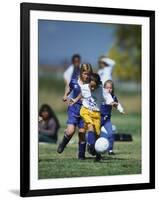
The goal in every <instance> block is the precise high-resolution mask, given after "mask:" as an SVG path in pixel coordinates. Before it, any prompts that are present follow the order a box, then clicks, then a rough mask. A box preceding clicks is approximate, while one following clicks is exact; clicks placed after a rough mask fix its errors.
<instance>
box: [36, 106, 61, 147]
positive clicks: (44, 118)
mask: <svg viewBox="0 0 159 200" xmlns="http://www.w3.org/2000/svg"><path fill="white" fill-rule="evenodd" d="M38 128H39V142H48V143H56V142H57V139H58V130H59V128H60V124H59V121H58V119H57V117H56V115H55V113H54V112H53V110H52V108H51V107H50V106H49V105H47V104H43V105H42V106H41V108H40V110H39V127H38Z"/></svg>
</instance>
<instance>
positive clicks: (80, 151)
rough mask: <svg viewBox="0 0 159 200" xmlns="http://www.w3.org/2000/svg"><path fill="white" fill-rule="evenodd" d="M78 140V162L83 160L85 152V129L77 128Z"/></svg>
mask: <svg viewBox="0 0 159 200" xmlns="http://www.w3.org/2000/svg"><path fill="white" fill-rule="evenodd" d="M78 138H79V143H78V158H79V159H80V160H83V159H85V150H86V140H85V129H84V128H79V132H78Z"/></svg>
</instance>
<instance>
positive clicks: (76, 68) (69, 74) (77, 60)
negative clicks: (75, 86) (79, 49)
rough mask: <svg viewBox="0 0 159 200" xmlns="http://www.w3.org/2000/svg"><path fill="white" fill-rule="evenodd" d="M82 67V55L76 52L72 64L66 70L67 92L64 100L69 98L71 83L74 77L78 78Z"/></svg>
mask: <svg viewBox="0 0 159 200" xmlns="http://www.w3.org/2000/svg"><path fill="white" fill-rule="evenodd" d="M80 67H81V56H80V55H79V54H74V55H73V56H72V64H71V65H70V66H69V67H68V68H67V69H66V71H65V72H64V75H63V77H64V81H65V93H64V96H63V101H66V100H67V94H68V90H69V83H70V81H71V80H72V79H75V80H77V79H78V76H79V74H80Z"/></svg>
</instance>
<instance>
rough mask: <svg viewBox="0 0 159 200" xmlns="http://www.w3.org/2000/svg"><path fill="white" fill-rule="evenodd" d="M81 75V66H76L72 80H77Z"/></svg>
mask: <svg viewBox="0 0 159 200" xmlns="http://www.w3.org/2000/svg"><path fill="white" fill-rule="evenodd" d="M79 75H80V67H74V70H73V73H72V77H71V80H77V79H78V76H79ZM70 82H71V81H70Z"/></svg>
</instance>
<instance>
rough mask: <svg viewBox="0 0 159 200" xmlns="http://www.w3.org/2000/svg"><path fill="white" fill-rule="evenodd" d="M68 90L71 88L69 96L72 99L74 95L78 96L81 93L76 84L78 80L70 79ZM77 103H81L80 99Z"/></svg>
mask: <svg viewBox="0 0 159 200" xmlns="http://www.w3.org/2000/svg"><path fill="white" fill-rule="evenodd" d="M69 87H70V90H71V95H70V97H71V98H72V99H75V98H76V97H78V95H79V94H80V93H81V88H80V86H79V84H78V80H76V79H71V81H70V84H69ZM77 103H78V104H82V101H81V100H79V101H78V102H77Z"/></svg>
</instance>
